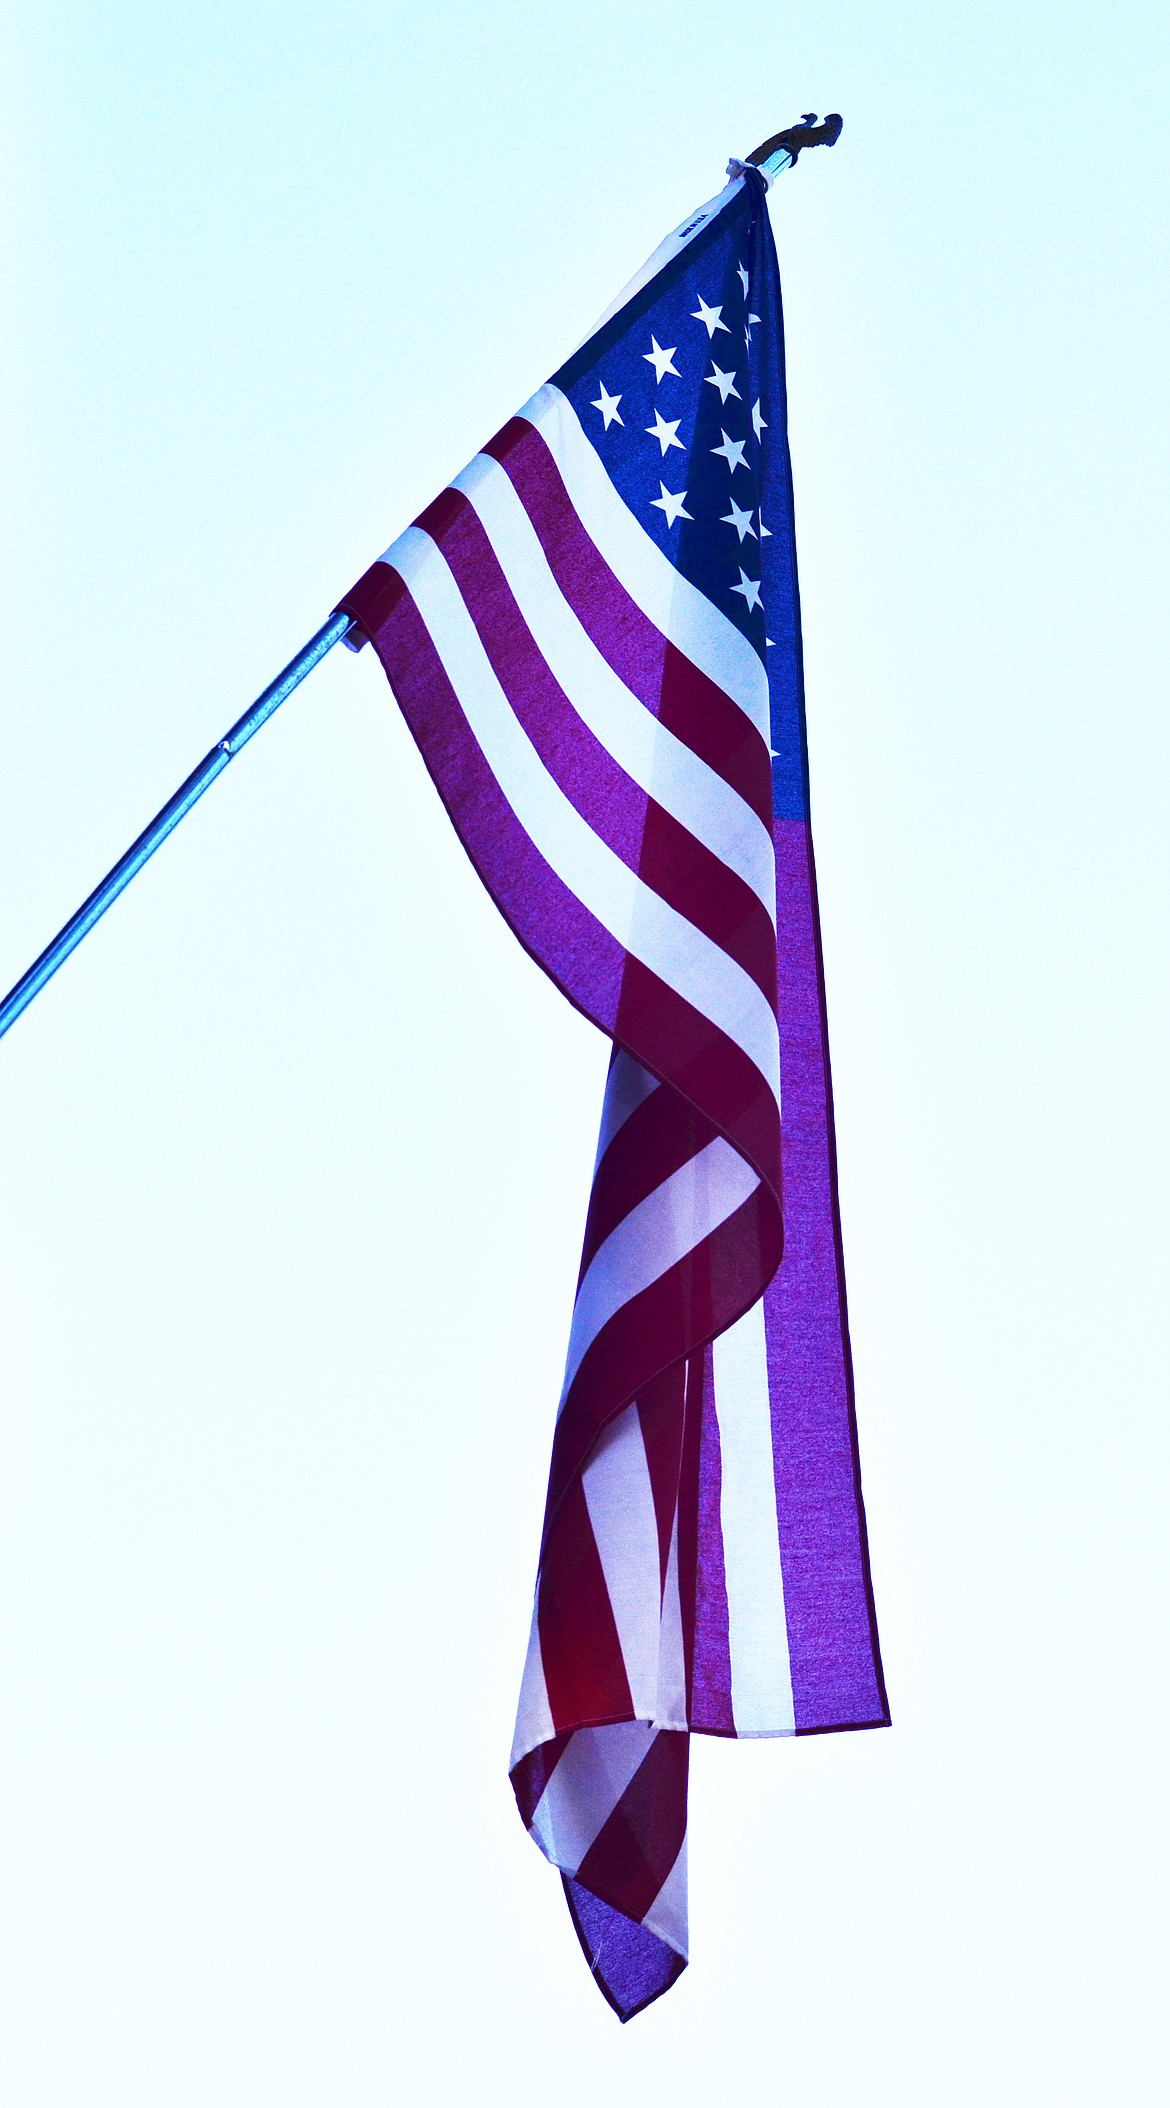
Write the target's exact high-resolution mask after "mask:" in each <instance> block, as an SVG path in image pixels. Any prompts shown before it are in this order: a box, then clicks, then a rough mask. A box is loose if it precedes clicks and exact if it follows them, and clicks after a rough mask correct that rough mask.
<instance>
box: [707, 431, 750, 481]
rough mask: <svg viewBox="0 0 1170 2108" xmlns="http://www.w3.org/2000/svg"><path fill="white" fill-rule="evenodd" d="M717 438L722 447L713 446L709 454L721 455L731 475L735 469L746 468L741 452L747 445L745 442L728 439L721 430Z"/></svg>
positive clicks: (744, 440)
mask: <svg viewBox="0 0 1170 2108" xmlns="http://www.w3.org/2000/svg"><path fill="white" fill-rule="evenodd" d="M719 436H720V438H721V439H722V441H723V445H722V446H713V447H712V449H711V452H712V453H713V454H722V456H723V459H724V460H725V461H726V463H727V466H728V468H729V469H730V470H731V472H732V474H733V475H734V474H735V471H736V469H737V468H746V467H747V462H746V461H745V460H744V458H743V451H744V448H745V447H746V445H747V440H746V439H729V438H728V436H727V434H726V432H724V431H722V430H721V431H720V434H719Z"/></svg>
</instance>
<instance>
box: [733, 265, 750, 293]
mask: <svg viewBox="0 0 1170 2108" xmlns="http://www.w3.org/2000/svg"><path fill="white" fill-rule="evenodd" d="M735 268H736V270H737V271H738V272H739V282H740V284H741V286H742V287H743V297H744V299H745V300H746V299H747V289H748V274H747V272H746V271H745V270H744V267H743V265H742V264H736V267H735Z"/></svg>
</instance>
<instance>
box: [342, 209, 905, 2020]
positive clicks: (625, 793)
mask: <svg viewBox="0 0 1170 2108" xmlns="http://www.w3.org/2000/svg"><path fill="white" fill-rule="evenodd" d="M765 192H766V183H765V180H764V179H763V177H761V175H760V174H759V173H758V171H756V170H755V169H746V170H743V171H741V172H740V173H739V174H737V175H736V176H735V177H734V178H733V180H732V181H731V182H729V183H728V185H727V186H726V188H725V189H724V190H723V191H722V192H721V193H720V194H719V196H718V197H717V198H715V199H713V200H712V201H711V203H710V204H708V205H706V206H704V207H703V208H702V210H701V211H700V212H698V213H696V214H694V215H693V216H692V217H691V218H690V219H689V220H687V221H685V222H684V223H683V225H682V226H681V227H680V228H679V229H678V231H677V232H676V233H675V234H674V235H672V236H671V237H669V238H668V240H667V241H666V242H665V243H664V244H663V246H662V248H661V249H660V250H659V251H658V252H657V253H656V255H655V256H654V257H653V258H651V260H650V263H649V264H648V265H647V266H646V268H645V270H644V271H643V272H641V273H640V274H639V276H638V277H637V278H636V279H635V280H634V281H633V283H632V285H631V286H629V287H627V288H626V291H625V292H624V293H623V294H622V295H621V297H620V299H619V301H618V302H617V303H616V304H615V307H614V308H613V309H611V311H610V313H609V315H608V316H607V317H605V318H604V319H603V321H602V322H601V324H600V325H599V326H598V328H597V329H596V331H595V332H594V334H593V335H592V336H591V337H590V338H589V339H588V340H587V342H586V343H585V344H584V345H583V346H582V348H581V349H580V350H579V351H578V352H576V353H575V354H574V355H573V357H572V358H570V359H569V360H568V361H567V363H566V364H565V365H564V366H562V367H561V368H560V370H559V371H558V372H557V373H555V374H554V375H553V377H552V379H551V380H550V381H549V382H548V383H547V385H546V386H545V387H543V388H541V389H540V390H538V392H537V394H536V395H534V396H533V398H532V400H531V401H530V402H528V403H526V404H525V405H524V408H523V409H522V410H521V411H520V412H519V413H518V415H517V416H515V417H514V418H512V419H511V421H510V422H509V423H508V424H506V425H505V426H504V428H503V430H502V431H501V432H499V433H497V435H496V437H495V438H494V439H492V440H490V441H489V442H488V444H487V445H486V446H485V447H484V449H483V452H482V453H480V454H478V455H477V456H476V458H475V460H474V461H472V462H471V463H470V464H469V466H468V467H467V468H466V469H464V471H463V473H462V474H461V475H459V476H457V477H456V478H455V480H454V482H453V484H452V485H451V486H450V488H449V489H447V490H445V491H444V492H443V493H442V495H441V496H440V497H438V498H436V499H435V501H434V503H433V504H432V505H430V506H428V507H427V509H426V511H425V512H423V513H421V514H420V516H419V518H418V519H417V520H416V522H415V524H414V525H413V526H412V527H408V528H407V530H406V532H405V533H404V534H402V535H400V536H399V538H398V540H397V541H396V542H394V543H393V544H392V546H391V547H390V548H389V549H388V550H387V551H386V554H385V555H384V556H383V557H382V558H380V559H379V561H378V562H377V563H375V564H374V565H373V566H372V567H371V569H370V570H369V571H367V573H366V574H365V576H364V577H363V578H362V579H361V580H360V582H359V583H358V585H357V586H355V587H354V589H353V591H352V592H351V593H350V594H349V595H348V596H347V597H346V599H345V600H343V601H342V602H341V603H340V606H341V609H342V611H344V612H345V613H347V614H349V615H350V616H351V617H352V618H353V620H354V622H355V623H356V624H358V626H359V628H360V630H361V631H362V632H363V633H364V635H365V636H366V637H368V638H369V639H371V640H372V642H373V644H374V647H375V649H376V651H377V653H378V656H379V658H380V659H381V662H382V665H383V667H384V668H385V671H386V674H387V676H388V678H389V680H390V684H391V686H392V688H393V691H394V694H395V696H396V698H397V700H398V703H399V705H400V707H401V709H402V711H403V713H404V715H405V717H406V720H407V722H408V724H409V726H410V729H411V731H412V733H413V735H414V737H415V739H416V741H417V742H418V745H419V748H420V750H421V752H422V755H423V758H424V760H425V762H426V765H427V767H428V769H429V771H430V773H431V776H432V777H433V779H434V782H435V785H436V788H437V789H438V792H439V795H440V797H441V798H442V799H443V802H444V804H445V806H446V808H447V810H448V812H449V813H450V815H451V819H452V821H453V823H454V825H455V827H456V829H457V830H458V833H459V835H460V838H461V840H462V842H463V844H464V847H465V848H466V850H467V852H468V855H469V856H470V857H471V860H472V862H473V863H474V865H475V867H476V869H477V871H478V872H479V874H480V876H481V878H482V879H483V881H484V883H485V884H486V886H487V887H488V889H489V891H490V892H491V894H492V896H493V898H494V899H495V901H496V903H497V905H498V906H499V908H500V909H501V911H502V913H503V914H504V915H505V916H506V918H507V920H508V921H509V922H510V924H511V926H512V928H513V929H514V930H515V932H516V935H517V936H518V937H519V939H520V941H521V943H522V944H523V945H525V947H526V948H527V950H528V951H530V952H531V954H532V955H533V957H534V958H535V959H536V960H537V961H538V962H539V964H540V965H541V966H542V967H543V968H544V970H545V972H546V973H548V974H550V975H551V977H552V978H553V980H554V981H556V982H557V984H558V985H559V986H560V987H561V988H562V989H563V990H564V992H565V994H566V995H567V996H568V997H569V999H570V1001H571V1002H573V1003H575V1004H576V1005H577V1006H578V1008H579V1009H581V1010H582V1011H584V1013H585V1015H586V1016H587V1017H589V1018H591V1019H592V1020H593V1021H594V1023H595V1024H597V1025H598V1026H600V1027H601V1029H602V1030H603V1031H604V1032H606V1033H607V1034H608V1035H609V1037H610V1038H611V1039H612V1041H613V1056H612V1060H611V1065H610V1070H609V1079H608V1085H607V1089H606V1094H605V1103H604V1107H603V1111H602V1117H601V1134H600V1140H599V1142H598V1149H597V1162H596V1168H595V1171H594V1178H593V1188H592V1194H591V1198H590V1203H589V1212H588V1218H587V1221H586V1226H585V1242H584V1250H583V1253H582V1258H581V1270H580V1276H579V1280H578V1284H577V1294H576V1302H575V1306H574V1310H573V1319H572V1327H571V1331H570V1338H569V1348H568V1357H567V1362H566V1368H565V1380H564V1387H563V1390H562V1394H561V1400H560V1407H559V1412H558V1417H557V1422H556V1431H555V1435H554V1438H553V1452H552V1468H551V1474H550V1480H549V1490H548V1501H547V1507H546V1511H545V1518H544V1530H543V1538H542V1542H541V1549H540V1559H539V1567H538V1577H537V1584H536V1601H535V1608H534V1613H533V1620H532V1631H531V1638H530V1642H529V1649H528V1657H527V1662H526V1666H525V1670H524V1676H523V1684H522V1689H521V1695H520V1707H519V1716H518V1719H517V1724H516V1738H515V1745H514V1748H513V1753H512V1783H513V1787H514V1789H515V1794H516V1799H517V1802H518V1804H519V1808H520V1812H521V1815H522V1816H523V1819H524V1822H525V1823H526V1825H527V1827H528V1829H529V1831H530V1833H531V1835H532V1837H533V1838H534V1839H535V1841H536V1842H537V1844H538V1845H539V1846H540V1848H541V1850H542V1851H543V1852H544V1853H545V1854H546V1855H547V1857H548V1858H549V1859H550V1860H551V1861H552V1863H553V1865H554V1866H556V1867H558V1868H559V1869H560V1871H561V1873H562V1876H563V1879H564V1885H565V1891H566V1895H567V1897H568V1902H569V1908H570V1911H571V1913H572V1916H573V1921H574V1923H575V1925H576V1928H577V1932H578V1935H579V1937H580V1940H581V1944H582V1946H583V1948H584V1950H585V1953H586V1956H587V1958H588V1960H589V1962H590V1965H591V1968H592V1970H593V1973H594V1975H595V1977H596V1980H597V1982H598V1984H599V1986H600V1988H601V1989H602V1991H603V1992H604V1993H605V1996H606V1997H607V1998H608V1999H609V2001H610V2003H611V2004H612V2005H613V2006H614V2008H615V2009H616V2011H617V2012H618V2013H619V2014H620V2015H621V2017H622V2018H623V2019H628V2018H629V2017H630V2015H631V2014H633V2013H635V2012H638V2011H639V2010H640V2009H641V2008H642V2007H643V2006H645V2005H647V2004H648V2003H649V2002H650V2001H651V2000H652V1999H653V1998H656V1997H658V1996H659V1995H660V1993H661V1992H663V1991H664V1990H666V1989H667V1988H668V1986H669V1985H670V1984H671V1983H673V1982H674V1980H675V1978H676V1977H677V1976H678V1975H679V1973H680V1971H681V1970H682V1969H683V1968H684V1967H685V1966H686V1955H687V1889H686V1827H687V1765H688V1756H689V1747H690V1743H689V1738H690V1736H691V1734H692V1733H696V1732H698V1733H702V1734H715V1735H731V1736H743V1735H793V1734H816V1733H821V1732H823V1731H824V1730H826V1729H832V1728H861V1727H878V1726H882V1725H885V1724H886V1722H887V1721H888V1718H889V1714H888V1710H887V1705H886V1697H885V1689H884V1684H883V1680H882V1671H881V1662H880V1657H879V1651H878V1640H877V1628H876V1624H875V1619H874V1608H873V1597H872V1592H871V1588H870V1579H869V1566H868V1557H867V1551H866V1539H865V1521H864V1513H863V1509H862V1501H861V1485H860V1477H859V1469H858V1453H857V1438H856V1428H855V1422H854V1410H853V1381H852V1372H851V1366H850V1356H849V1341H848V1333H847V1328H846V1316H845V1285H844V1274H843V1268H842V1257H841V1235H840V1224H839V1219H838V1207H837V1189H836V1166H835V1158H834V1141H833V1115H832V1095H831V1086H830V1079H829V1059H828V1045H827V1039H826V1030H825V1006H824V980H823V974H822V969H821V953H820V935H819V926H818V917H817V900H816V882H815V877H814V871H813V857H812V843H811V839H810V835H809V818H808V770H807V759H806V750H805V730H804V700H803V688H802V674H801V644H800V615H799V602H798V596H797V581H796V551H795V541H794V529H793V508H792V486H791V476H790V466H789V454H788V441H787V430H786V409H785V383H784V353H783V335H782V322H781V310H780V283H779V274H778V270H777V265H776V254H775V248H774V244H773V241H772V233H771V228H770V225H769V220H768V213H767V208H766V204H765ZM517 1316H518V1318H519V1317H520V1316H521V1313H520V1312H518V1313H517Z"/></svg>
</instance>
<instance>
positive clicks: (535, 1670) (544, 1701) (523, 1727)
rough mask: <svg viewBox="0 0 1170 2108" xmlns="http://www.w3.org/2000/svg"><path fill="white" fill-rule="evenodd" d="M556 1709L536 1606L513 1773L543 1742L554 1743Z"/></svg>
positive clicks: (510, 1764)
mask: <svg viewBox="0 0 1170 2108" xmlns="http://www.w3.org/2000/svg"><path fill="white" fill-rule="evenodd" d="M556 1731H557V1730H556V1724H555V1722H554V1720H553V1716H552V1707H551V1706H550V1704H549V1702H548V1685H547V1684H546V1682H545V1678H544V1659H543V1656H542V1655H541V1651H540V1622H539V1619H538V1618H537V1614H536V1605H535V1604H533V1606H532V1623H531V1625H530V1626H529V1628H528V1652H527V1654H526V1655H525V1658H524V1674H523V1676H522V1677H521V1679H520V1703H519V1705H518V1706H517V1708H516V1732H515V1734H514V1735H513V1737H512V1754H511V1756H510V1757H509V1759H508V1769H509V1771H512V1770H513V1769H514V1768H515V1766H516V1765H517V1764H518V1763H519V1762H520V1759H521V1757H526V1756H527V1755H528V1752H529V1750H530V1749H538V1748H539V1746H540V1744H541V1743H542V1742H551V1741H552V1739H553V1736H554V1735H555V1734H556Z"/></svg>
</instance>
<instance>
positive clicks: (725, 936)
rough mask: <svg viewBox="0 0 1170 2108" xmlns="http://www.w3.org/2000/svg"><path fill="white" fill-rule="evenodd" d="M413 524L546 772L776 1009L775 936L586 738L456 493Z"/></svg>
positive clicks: (757, 907) (760, 912) (742, 893)
mask: <svg viewBox="0 0 1170 2108" xmlns="http://www.w3.org/2000/svg"><path fill="white" fill-rule="evenodd" d="M418 525H419V527H420V528H422V529H423V530H424V531H425V532H426V533H427V534H429V535H430V536H431V538H432V540H433V541H434V542H435V543H436V544H437V545H438V547H439V548H440V549H441V550H442V553H443V556H444V558H445V560H446V562H447V563H448V565H449V566H450V569H451V572H452V575H453V577H454V579H455V582H456V584H457V586H458V587H459V591H460V593H461V594H462V596H463V602H464V605H465V607H466V608H467V612H468V614H469V615H470V617H471V620H472V622H473V623H474V625H475V629H476V631H477V634H478V636H479V639H480V642H481V643H482V645H483V647H484V650H485V651H486V653H487V656H488V659H489V662H490V664H491V667H492V670H493V672H494V673H495V676H496V679H497V680H498V681H499V683H500V686H501V688H502V689H503V691H504V694H505V695H506V696H507V698H508V701H509V703H510V704H511V706H512V709H513V710H514V711H515V714H516V717H517V719H518V721H519V722H520V724H522V725H523V727H524V730H525V731H526V732H527V734H528V737H529V739H530V740H531V741H532V744H533V746H534V747H535V748H536V751H537V753H538V754H539V755H540V758H541V760H542V761H543V763H544V765H545V767H546V768H547V769H548V771H549V774H550V775H551V776H552V777H553V778H554V780H555V781H556V782H557V783H558V784H559V785H560V787H561V789H562V790H563V791H564V792H565V794H566V796H567V797H568V798H569V799H570V800H571V802H572V804H573V805H574V806H575V807H576V809H577V811H578V812H579V813H580V814H581V816H582V818H583V819H584V820H586V821H587V822H588V824H589V826H590V827H592V828H593V830H594V832H595V833H596V834H598V835H599V836H600V837H601V839H602V840H603V841H604V842H606V843H607V844H608V845H609V847H610V848H611V849H613V850H614V851H615V852H616V853H617V855H619V856H620V857H621V858H622V860H623V862H624V863H625V864H627V865H628V867H629V868H630V869H631V870H632V871H636V872H637V873H638V875H639V877H641V878H642V879H643V880H644V881H645V883H646V884H647V885H649V886H651V887H652V888H653V890H654V891H655V892H656V893H657V894H659V895H660V897H661V898H662V899H663V900H666V901H668V902H669V903H670V905H671V907H673V908H676V909H677V910H678V912H679V914H681V915H685V916H686V917H687V918H688V920H689V921H690V922H693V923H694V925H695V927H696V928H697V929H700V930H702V931H703V933H704V935H706V936H708V937H710V938H711V940H712V942H713V943H715V944H718V945H720V946H721V947H722V949H723V950H724V951H726V952H728V953H729V954H730V955H731V957H732V958H734V959H735V960H736V961H737V963H738V964H739V965H740V966H742V967H743V969H744V971H745V972H746V973H749V974H750V975H751V976H752V978H753V980H754V981H755V982H756V984H757V986H758V987H759V988H760V989H761V990H762V992H763V994H764V995H766V996H767V998H768V1000H769V1002H770V1003H771V1004H772V1007H773V1008H775V1003H776V932H775V930H774V928H773V926H772V922H771V919H770V917H769V915H768V912H767V910H766V908H765V907H764V906H763V904H762V902H761V901H760V900H759V898H758V896H757V895H756V894H755V893H753V891H752V889H751V887H750V886H748V885H747V884H745V882H744V880H743V879H742V878H740V877H739V875H738V874H737V873H736V872H734V871H732V870H730V869H729V867H728V866H727V865H726V864H725V863H724V862H723V861H722V859H721V858H720V857H718V856H716V855H715V854H713V852H712V851H711V850H710V849H708V848H707V847H706V846H705V845H704V844H703V843H702V842H700V841H699V840H698V839H697V838H696V837H695V836H694V835H693V834H691V832H690V830H689V829H688V828H686V827H684V826H682V825H681V823H680V822H679V821H678V820H676V819H674V818H673V817H672V815H671V814H670V813H668V812H665V811H664V810H663V808H662V807H661V806H659V805H657V804H655V803H654V801H653V800H652V799H651V798H649V797H648V796H647V794H646V792H645V791H644V790H643V789H642V788H641V786H640V785H638V784H637V783H635V782H634V781H633V779H632V778H631V777H630V776H628V775H627V774H626V772H625V770H624V769H622V768H621V766H620V765H619V763H618V762H617V761H615V759H614V757H613V755H612V754H611V753H610V752H609V749H608V748H607V747H606V746H605V745H604V744H603V742H602V741H601V740H599V739H598V738H597V737H596V736H595V734H594V733H593V732H591V731H590V730H589V728H588V726H587V725H586V724H585V722H584V720H583V719H582V718H581V717H580V716H579V714H578V712H577V711H576V709H575V708H574V706H573V704H572V702H571V701H570V700H569V698H568V696H567V695H566V694H565V692H564V690H563V688H562V687H561V686H560V684H559V682H558V681H557V680H556V678H555V677H554V675H553V673H552V670H551V668H550V667H549V665H548V662H547V660H546V659H545V657H544V654H543V653H542V652H541V650H540V648H539V646H538V645H537V643H536V640H535V638H534V637H533V635H532V632H531V630H530V629H529V627H528V625H527V623H526V622H525V620H524V617H523V614H522V613H521V610H520V607H519V605H518V603H517V601H516V598H515V595H514V594H513V592H512V589H511V587H510V585H509V584H508V581H507V578H506V577H505V575H504V571H503V568H502V566H501V564H500V561H499V558H498V557H497V555H496V553H495V550H494V549H493V547H492V544H491V541H490V540H489V538H488V535H487V532H486V530H485V528H484V526H483V523H482V521H481V520H480V518H479V515H478V513H477V512H476V511H475V508H474V506H473V505H472V504H471V503H470V501H469V500H468V499H467V498H466V497H464V495H463V493H462V491H457V490H445V491H444V492H443V493H442V495H441V496H440V497H438V498H436V499H435V501H434V503H433V504H432V505H428V507H427V509H426V511H425V512H423V513H420V514H419V518H418Z"/></svg>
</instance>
